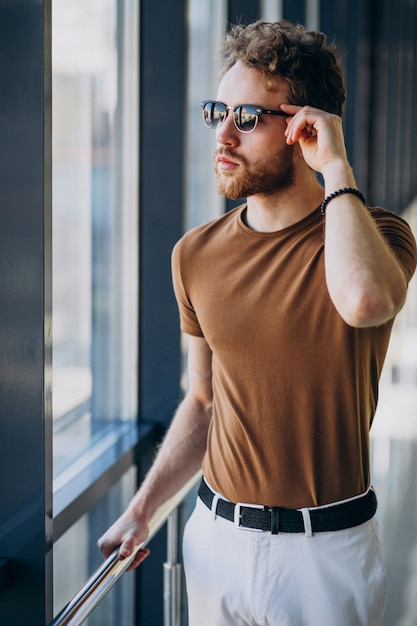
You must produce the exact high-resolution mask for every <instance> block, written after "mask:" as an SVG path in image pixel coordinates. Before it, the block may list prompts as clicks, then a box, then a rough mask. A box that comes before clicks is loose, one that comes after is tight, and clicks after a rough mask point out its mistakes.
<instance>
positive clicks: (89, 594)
mask: <svg viewBox="0 0 417 626" xmlns="http://www.w3.org/2000/svg"><path fill="white" fill-rule="evenodd" d="M200 477H201V472H198V473H197V474H195V476H193V478H191V479H190V480H189V481H188V482H187V483H186V484H185V485H184V486H183V487H182V488H181V489H180V490H179V491H177V493H175V494H174V495H173V496H172V497H171V498H170V499H169V500H167V502H165V504H163V505H162V506H160V507H159V509H158V510H157V511H156V513H155V515H154V516H153V517H152V519H151V521H150V523H149V536H148V538H147V539H146V541H144V542H143V543H141V544H140V545H138V546H137V547H136V548H135V551H134V553H133V554H132V556H130V557H128V558H121V557H120V556H119V553H118V550H115V551H114V552H113V553H112V554H111V555H110V556H109V558H108V559H107V560H106V561H104V562H103V564H102V565H101V566H100V567H99V568H98V569H97V570H96V571H95V572H94V573H93V574H92V576H91V577H90V578H89V579H88V580H87V582H86V583H85V585H84V586H83V587H82V588H81V589H80V591H79V592H78V593H77V594H76V595H75V596H74V597H73V599H72V600H70V601H69V602H68V604H67V605H66V606H65V607H64V609H63V610H62V611H61V612H60V613H59V614H58V615H57V617H56V618H55V619H54V620H53V622H51V624H50V626H80V624H82V623H83V622H84V620H85V619H87V617H88V616H89V615H90V613H91V612H92V611H93V610H94V609H95V607H96V606H97V605H98V604H99V602H100V601H101V600H102V599H103V597H104V596H105V595H106V594H107V593H108V592H109V591H110V589H111V588H112V587H113V585H114V584H115V583H116V582H117V581H118V580H119V578H120V577H121V575H122V574H123V573H124V572H125V571H126V570H127V569H128V567H129V565H130V564H131V563H132V561H133V560H134V558H135V554H136V552H137V551H138V550H140V548H143V547H145V545H146V544H147V543H148V542H149V541H150V540H151V539H152V538H153V537H154V536H155V535H156V533H157V532H158V531H159V530H160V529H161V527H162V526H163V525H164V524H165V522H166V521H167V519H168V517H169V516H170V514H171V513H172V512H173V511H174V510H175V509H176V508H177V507H178V505H179V504H181V502H182V501H183V500H184V498H185V497H186V495H187V494H188V493H189V492H190V491H191V489H192V488H193V487H194V486H195V485H196V483H197V481H198V480H199V478H200Z"/></svg>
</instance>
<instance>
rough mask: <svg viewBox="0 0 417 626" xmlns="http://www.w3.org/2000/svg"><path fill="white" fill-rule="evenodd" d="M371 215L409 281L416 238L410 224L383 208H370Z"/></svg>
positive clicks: (416, 255)
mask: <svg viewBox="0 0 417 626" xmlns="http://www.w3.org/2000/svg"><path fill="white" fill-rule="evenodd" d="M371 215H372V217H373V218H374V219H375V221H376V223H377V226H378V229H379V231H380V233H381V234H382V236H383V237H384V238H385V239H386V240H387V241H388V244H389V246H390V248H391V250H392V251H393V253H394V254H395V256H396V257H397V259H398V260H399V262H400V264H401V267H402V268H403V271H404V275H405V277H406V279H407V282H410V280H411V278H412V276H413V274H414V272H415V269H416V264H417V251H416V240H415V238H414V235H413V233H412V231H411V228H410V226H409V225H408V224H407V222H406V221H405V220H403V219H402V218H401V217H400V216H399V215H395V214H394V213H391V212H389V211H384V210H383V209H371Z"/></svg>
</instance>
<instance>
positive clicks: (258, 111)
mask: <svg viewBox="0 0 417 626" xmlns="http://www.w3.org/2000/svg"><path fill="white" fill-rule="evenodd" d="M208 105H210V109H208V108H207V106H208ZM216 105H221V107H224V117H223V118H217V119H216V120H213V119H211V121H210V118H211V115H210V118H208V117H207V116H206V115H205V113H209V112H210V114H211V112H212V111H213V109H214V108H215V106H216ZM200 106H201V111H202V115H203V122H204V124H205V125H206V126H207V127H208V128H210V129H211V130H216V128H219V126H221V125H222V124H223V123H224V121H225V120H226V118H227V115H228V112H229V111H232V112H233V122H234V125H235V127H236V128H237V130H238V131H239V132H240V133H252V132H253V131H254V130H255V128H256V127H257V125H258V121H259V117H260V115H281V116H282V117H288V116H289V114H288V113H285V112H284V111H281V110H274V109H263V108H262V107H258V106H256V105H255V104H237V105H236V106H231V105H229V104H225V103H224V102H220V101H218V100H203V102H201V103H200ZM243 107H246V109H250V111H248V113H249V114H250V115H253V128H250V129H249V130H243V128H241V127H239V124H240V122H239V120H240V117H241V114H242V111H241V109H242V108H243ZM239 109H240V111H239ZM213 122H214V125H213Z"/></svg>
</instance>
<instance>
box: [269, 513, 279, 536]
mask: <svg viewBox="0 0 417 626" xmlns="http://www.w3.org/2000/svg"><path fill="white" fill-rule="evenodd" d="M278 533H279V507H277V506H273V507H272V510H271V535H278Z"/></svg>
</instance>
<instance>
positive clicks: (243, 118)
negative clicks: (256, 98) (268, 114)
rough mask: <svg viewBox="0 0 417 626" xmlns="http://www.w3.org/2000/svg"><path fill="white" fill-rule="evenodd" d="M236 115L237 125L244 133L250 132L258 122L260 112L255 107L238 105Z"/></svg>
mask: <svg viewBox="0 0 417 626" xmlns="http://www.w3.org/2000/svg"><path fill="white" fill-rule="evenodd" d="M234 115H235V123H236V126H237V128H238V130H240V131H241V132H242V133H250V132H251V131H252V130H253V129H254V128H255V127H256V124H257V123H258V114H257V112H256V110H255V109H254V108H253V107H249V106H238V107H236V109H235V113H234Z"/></svg>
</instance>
